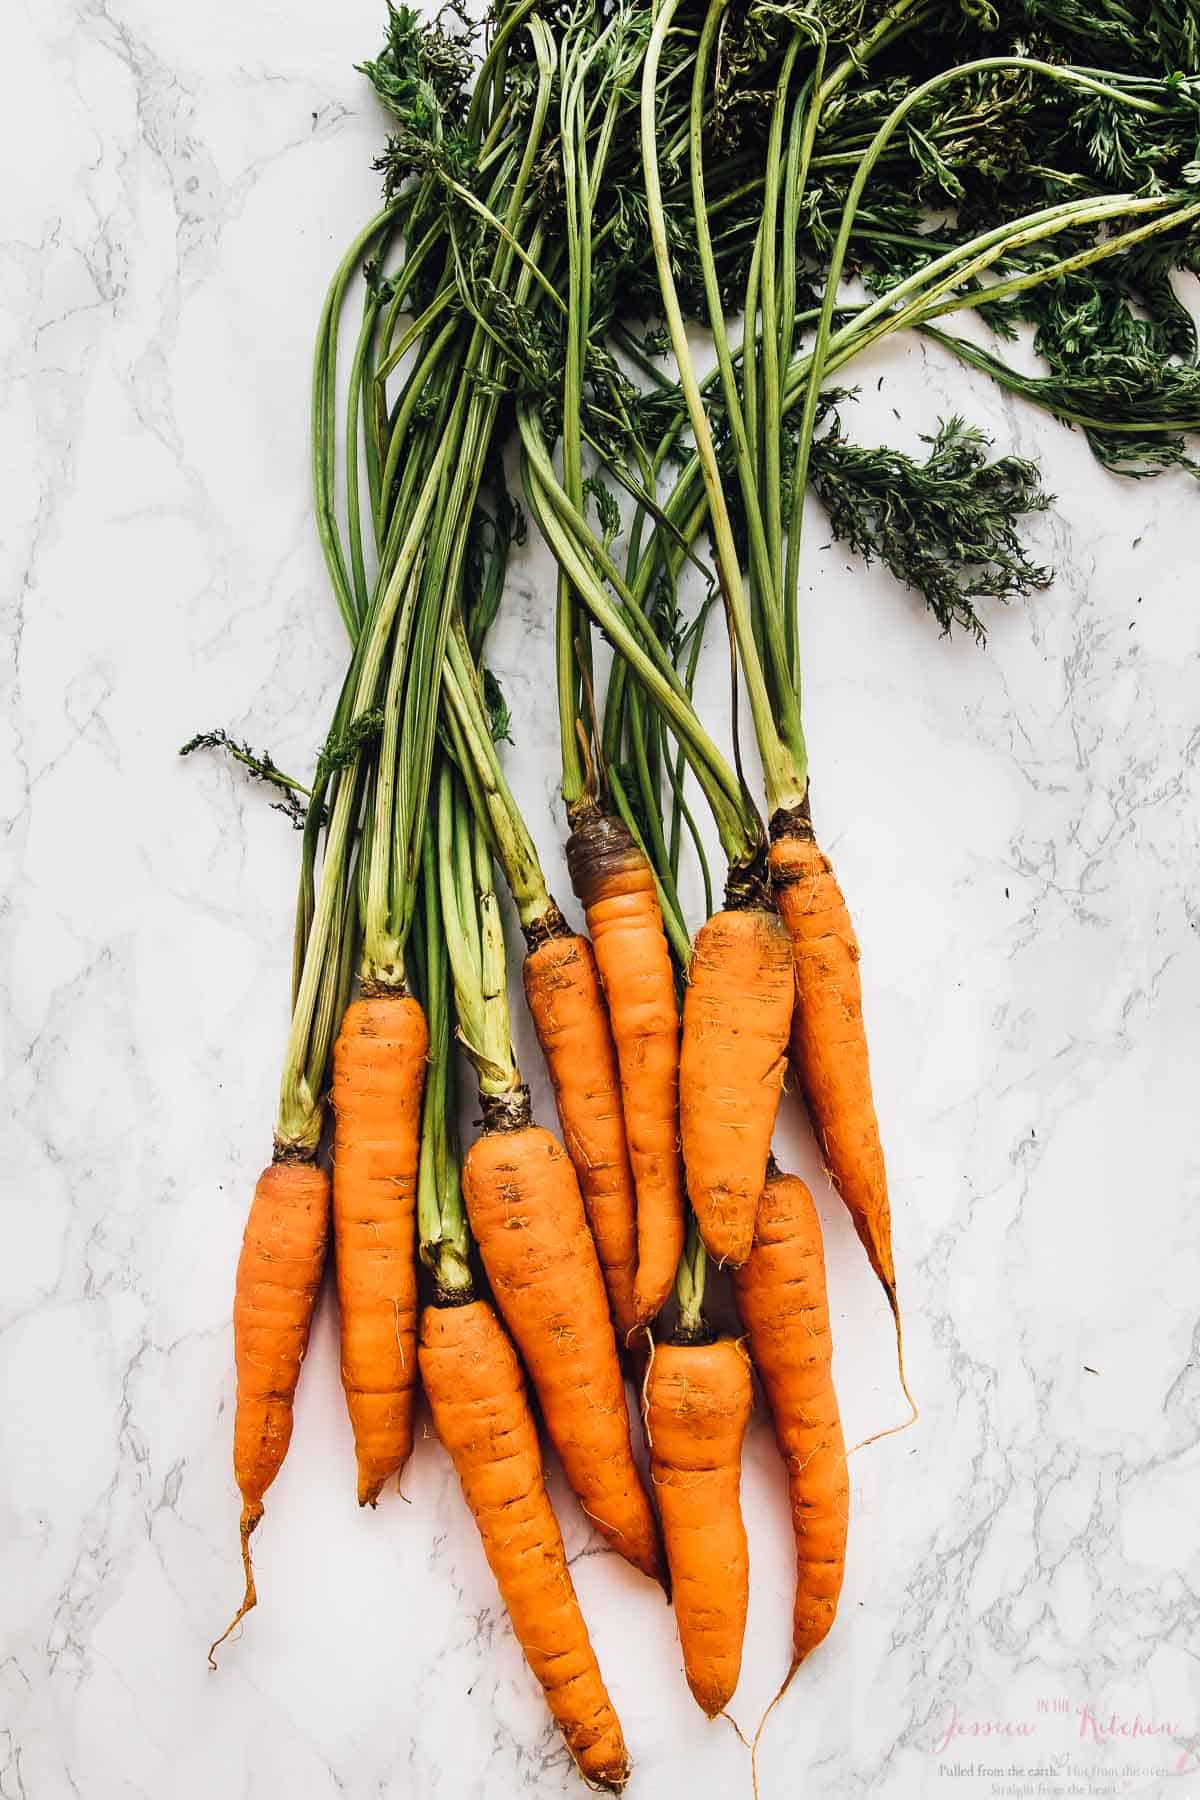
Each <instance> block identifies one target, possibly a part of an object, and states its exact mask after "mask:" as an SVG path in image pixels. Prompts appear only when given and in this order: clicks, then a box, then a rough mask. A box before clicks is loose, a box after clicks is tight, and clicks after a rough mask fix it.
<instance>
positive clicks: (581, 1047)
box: [524, 914, 637, 1344]
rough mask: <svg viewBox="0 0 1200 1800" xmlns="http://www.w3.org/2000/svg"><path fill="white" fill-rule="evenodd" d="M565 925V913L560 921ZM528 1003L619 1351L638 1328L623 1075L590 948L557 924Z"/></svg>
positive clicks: (535, 963) (529, 981)
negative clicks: (620, 1072) (602, 1279)
mask: <svg viewBox="0 0 1200 1800" xmlns="http://www.w3.org/2000/svg"><path fill="white" fill-rule="evenodd" d="M558 919H561V914H559V915H558ZM524 976H525V998H526V1001H527V1002H528V1005H529V1012H530V1016H531V1017H532V1019H533V1024H534V1029H535V1031H536V1032H537V1037H538V1042H539V1044H540V1045H541V1047H542V1054H543V1056H544V1057H545V1058H546V1066H547V1068H548V1069H549V1071H550V1080H551V1082H552V1083H553V1086H554V1097H555V1100H556V1101H557V1103H558V1117H559V1123H560V1124H561V1126H562V1134H563V1143H564V1144H565V1146H566V1150H567V1153H568V1155H569V1156H570V1158H571V1161H572V1163H573V1164H574V1166H575V1173H576V1176H577V1177H578V1180H579V1187H580V1191H581V1193H582V1195H583V1204H584V1207H585V1209H586V1211H587V1218H588V1224H589V1225H590V1227H591V1231H592V1237H593V1238H594V1239H595V1244H596V1254H597V1256H598V1257H599V1259H600V1268H601V1271H602V1273H603V1276H604V1285H605V1288H606V1289H607V1291H608V1299H609V1305H610V1306H611V1308H612V1316H613V1322H614V1324H615V1325H616V1328H617V1334H618V1337H619V1339H620V1341H621V1343H622V1344H625V1343H626V1341H627V1340H628V1337H629V1333H630V1332H631V1331H632V1330H633V1329H634V1327H635V1325H636V1324H637V1311H636V1308H635V1306H634V1271H635V1264H636V1255H637V1250H636V1238H635V1226H634V1208H635V1201H634V1186H633V1173H632V1171H631V1169H630V1166H629V1152H628V1150H627V1148H626V1143H625V1121H624V1118H623V1117H622V1113H621V1087H620V1075H619V1073H618V1068H617V1053H616V1050H615V1048H614V1046H613V1040H612V1033H611V1031H610V1029H609V1022H608V1015H607V1013H606V1012H605V1008H604V995H603V993H602V991H601V987H600V978H599V975H598V974H597V971H596V963H595V959H594V957H593V955H592V947H591V945H590V944H589V943H588V941H587V939H586V938H585V937H580V936H578V935H577V934H575V933H574V932H569V933H566V935H564V934H563V932H562V931H561V930H559V929H558V925H557V921H552V923H551V927H550V931H549V935H547V933H546V931H545V930H544V929H543V930H541V931H540V932H539V933H538V935H537V936H536V937H535V941H534V943H533V945H532V947H531V949H530V951H529V954H528V956H527V957H526V958H525V969H524Z"/></svg>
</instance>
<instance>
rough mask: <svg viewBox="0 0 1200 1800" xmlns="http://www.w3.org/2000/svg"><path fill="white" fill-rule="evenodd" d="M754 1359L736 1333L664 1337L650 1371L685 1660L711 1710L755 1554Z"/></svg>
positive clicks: (731, 1668)
mask: <svg viewBox="0 0 1200 1800" xmlns="http://www.w3.org/2000/svg"><path fill="white" fill-rule="evenodd" d="M751 1401H752V1390H751V1382H750V1360H749V1358H748V1357H747V1355H746V1352H745V1351H744V1350H743V1348H742V1346H741V1344H740V1343H738V1341H737V1340H736V1339H735V1338H728V1337H725V1338H718V1339H717V1340H716V1342H715V1343H710V1344H676V1343H671V1344H659V1345H658V1346H657V1347H656V1348H655V1351H654V1356H653V1359H652V1361H651V1364H650V1369H649V1373H648V1374H647V1377H646V1394H645V1413H646V1435H647V1438H648V1440H649V1443H650V1473H651V1476H652V1478H653V1481H654V1491H655V1494H656V1495H657V1497H658V1505H659V1511H660V1512H661V1514H662V1522H663V1538H664V1540H665V1542H666V1546H667V1557H668V1560H669V1562H670V1565H671V1590H672V1596H673V1599H674V1604H675V1617H676V1621H677V1623H678V1626H679V1642H680V1645H681V1647H682V1649H683V1667H684V1673H685V1675H686V1676H687V1683H688V1686H689V1687H690V1688H691V1690H692V1693H693V1695H694V1696H695V1698H696V1701H697V1703H698V1705H699V1706H701V1707H702V1708H703V1710H704V1711H705V1712H706V1713H707V1714H708V1716H709V1718H710V1719H711V1718H715V1717H716V1715H717V1713H719V1712H722V1711H723V1710H724V1708H725V1707H726V1706H727V1705H728V1704H729V1701H730V1699H731V1697H732V1695H733V1691H734V1689H735V1688H736V1686H737V1682H738V1675H739V1673H740V1671H741V1666H742V1640H743V1638H744V1636H745V1632H746V1608H747V1604H748V1600H749V1592H750V1555H749V1550H748V1548H747V1544H746V1528H745V1526H744V1525H743V1523H742V1508H741V1499H740V1491H741V1478H742V1440H743V1438H744V1437H745V1435H746V1425H747V1422H748V1420H749V1418H750V1407H751Z"/></svg>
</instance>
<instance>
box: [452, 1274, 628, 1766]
mask: <svg viewBox="0 0 1200 1800" xmlns="http://www.w3.org/2000/svg"><path fill="white" fill-rule="evenodd" d="M420 1363H421V1377H422V1380H423V1382H424V1385H425V1392H426V1394H427V1396H428V1398H429V1405H430V1410H431V1411H432V1413H433V1422H434V1426H435V1428H436V1430H437V1434H438V1436H439V1437H440V1439H441V1440H442V1443H443V1444H444V1446H445V1448H446V1450H447V1452H448V1454H449V1456H450V1459H451V1461H452V1462H453V1464H454V1467H455V1470H456V1471H457V1474H458V1478H459V1481H460V1482H461V1483H462V1490H463V1494H464V1496H465V1498H466V1502H467V1505H468V1506H469V1507H470V1509H471V1511H472V1513H473V1514H474V1516H475V1523H476V1525H477V1526H478V1527H479V1535H480V1538H481V1539H482V1541H483V1548H484V1553H485V1555H486V1556H487V1559H488V1563H489V1565H490V1566H491V1570H492V1573H493V1575H494V1576H495V1577H496V1583H497V1585H498V1587H499V1589H500V1594H501V1597H502V1599H503V1601H504V1604H505V1606H506V1607H507V1609H508V1615H509V1618H510V1619H511V1620H512V1625H513V1630H514V1632H515V1633H516V1636H517V1640H518V1642H519V1643H520V1645H521V1648H522V1649H523V1650H524V1652H525V1656H526V1659H527V1661H528V1663H529V1666H530V1668H531V1669H532V1670H533V1672H534V1674H535V1675H536V1676H537V1678H538V1680H539V1681H540V1682H541V1684H542V1688H543V1690H544V1692H545V1695H546V1700H547V1702H548V1704H549V1707H550V1710H551V1712H552V1713H553V1714H554V1717H555V1719H556V1720H557V1722H558V1724H559V1726H560V1727H561V1729H562V1733H563V1736H564V1737H565V1739H566V1742H567V1748H568V1749H569V1750H570V1752H571V1755H572V1756H573V1757H574V1758H575V1761H576V1763H577V1764H578V1765H579V1768H580V1771H581V1772H582V1774H583V1775H584V1776H585V1777H586V1778H587V1779H588V1780H589V1781H591V1782H594V1783H595V1784H596V1785H597V1786H599V1787H602V1788H606V1789H607V1790H608V1791H609V1792H611V1793H620V1791H621V1789H622V1788H623V1787H624V1785H625V1783H626V1781H627V1780H628V1777H629V1756H628V1753H627V1751H626V1749H625V1741H624V1738H623V1736H622V1734H621V1726H620V1723H619V1721H618V1719H617V1715H616V1713H615V1712H614V1710H613V1705H612V1701H611V1700H610V1699H609V1697H608V1693H607V1691H606V1689H605V1686H604V1682H603V1680H602V1678H601V1675H600V1670H599V1667H598V1665H597V1662H596V1656H595V1652H594V1651H593V1649H592V1645H591V1640H590V1638H589V1637H588V1630H587V1626H586V1624H585V1623H584V1619H583V1615H582V1613H581V1612H580V1610H579V1602H578V1600H577V1598H576V1595H575V1588H574V1585H573V1583H572V1581H571V1575H570V1571H569V1569H568V1568H567V1559H566V1554H565V1552H564V1550H563V1542H562V1536H561V1534H560V1532H559V1529H558V1521H557V1520H556V1519H555V1517H554V1512H553V1509H552V1508H551V1505H550V1501H549V1498H548V1497H547V1494H546V1488H545V1483H544V1480H543V1476H542V1459H541V1452H540V1450H539V1447H538V1439H537V1430H536V1428H535V1426H534V1422H533V1417H532V1414H531V1412H530V1409H529V1401H528V1398H527V1396H526V1393H525V1384H524V1381H523V1380H522V1377H521V1369H520V1365H519V1363H518V1362H517V1357H516V1354H515V1352H514V1350H513V1347H512V1345H511V1344H510V1343H509V1341H508V1338H507V1336H506V1335H505V1332H504V1328H503V1327H502V1325H501V1324H500V1321H499V1320H498V1319H497V1317H496V1315H495V1313H494V1311H493V1310H492V1308H491V1307H490V1306H488V1305H487V1304H486V1303H485V1302H484V1301H482V1300H474V1301H471V1302H469V1303H468V1304H467V1305H465V1306H444V1307H436V1306H428V1307H426V1308H425V1311H424V1312H423V1314H422V1316H421V1342H420Z"/></svg>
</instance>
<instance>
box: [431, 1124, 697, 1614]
mask: <svg viewBox="0 0 1200 1800" xmlns="http://www.w3.org/2000/svg"><path fill="white" fill-rule="evenodd" d="M481 1098H482V1099H483V1104H484V1107H485V1114H486V1117H485V1135H484V1136H483V1137H481V1138H477V1139H476V1141H475V1143H473V1144H472V1145H471V1148H470V1149H469V1150H468V1152H467V1155H466V1157H465V1159H464V1162H463V1194H464V1196H465V1198H466V1202H467V1216H468V1218H469V1219H470V1222H471V1230H472V1233H473V1234H474V1237H475V1241H476V1243H477V1244H478V1246H479V1253H480V1255H481V1257H482V1258H483V1264H484V1267H485V1269H486V1270H487V1274H488V1280H489V1281H490V1282H491V1285H492V1292H493V1294H494V1295H495V1298H496V1303H497V1305H498V1306H499V1308H500V1311H501V1312H502V1313H503V1315H504V1320H505V1323H506V1324H507V1326H508V1328H509V1330H510V1331H511V1332H512V1335H513V1337H514V1338H515V1339H516V1343H517V1347H518V1349H519V1350H520V1352H521V1356H522V1358H523V1359H524V1362H525V1367H526V1368H527V1369H528V1371H529V1377H530V1380H531V1381H532V1382H533V1385H534V1388H535V1390H536V1392H537V1396H538V1399H539V1400H540V1401H541V1404H542V1411H543V1413H544V1415H545V1419H546V1429H547V1430H548V1431H549V1433H550V1437H551V1439H552V1441H553V1443H554V1447H555V1449H556V1450H557V1451H558V1454H559V1457H560V1458H561V1461H562V1465H563V1470H564V1473H565V1474H566V1477H567V1480H568V1481H569V1482H570V1484H571V1486H572V1488H573V1489H574V1490H575V1492H576V1494H577V1495H578V1496H579V1499H580V1502H581V1504H582V1506H583V1509H584V1511H585V1512H586V1513H587V1515H588V1517H589V1518H590V1519H591V1520H592V1521H593V1522H594V1523H595V1525H596V1526H597V1528H598V1529H599V1531H600V1532H601V1533H602V1534H603V1536H604V1537H605V1538H606V1539H607V1540H608V1542H609V1543H610V1544H611V1545H612V1546H613V1548H614V1549H615V1550H619V1551H620V1553H621V1555H622V1556H624V1557H625V1558H626V1559H627V1560H628V1561H629V1562H631V1563H632V1564H633V1565H634V1567H635V1568H638V1569H641V1570H643V1571H644V1572H645V1574H647V1575H650V1576H652V1577H653V1578H654V1579H655V1580H656V1581H662V1580H663V1567H662V1559H661V1555H660V1551H659V1543H658V1531H657V1529H656V1526H655V1523H654V1514H653V1512H652V1511H651V1509H650V1502H649V1500H648V1499H647V1497H646V1493H645V1490H644V1488H643V1487H642V1484H641V1481H640V1480H639V1478H638V1472H637V1468H636V1465H635V1463H634V1460H633V1452H632V1450H631V1448H630V1442H629V1412H628V1408H627V1406H626V1403H625V1387H624V1383H623V1382H622V1379H621V1369H620V1364H619V1362H618V1360H617V1347H616V1343H615V1340H614V1338H613V1331H612V1324H611V1321H610V1319H609V1315H608V1306H607V1304H606V1300H605V1293H604V1282H603V1280H602V1278H601V1275H600V1265H599V1263H598V1262H597V1260H596V1249H595V1245H594V1244H593V1243H592V1240H591V1237H590V1236H589V1234H588V1228H587V1220H586V1219H585V1217H584V1212H583V1202H582V1200H581V1199H580V1194H579V1183H578V1182H577V1181H576V1179H575V1171H574V1169H573V1168H572V1167H571V1163H570V1161H569V1159H568V1157H567V1156H566V1154H565V1152H564V1151H563V1149H562V1147H561V1145H559V1143H558V1142H557V1141H556V1140H555V1139H554V1138H553V1137H552V1136H551V1134H550V1133H549V1132H548V1131H543V1130H541V1129H540V1128H539V1127H538V1126H536V1125H533V1124H531V1123H530V1120H529V1094H528V1090H527V1089H521V1090H519V1091H518V1093H516V1094H513V1095H509V1096H507V1097H501V1098H500V1099H495V1098H492V1097H489V1096H486V1095H484V1096H481Z"/></svg>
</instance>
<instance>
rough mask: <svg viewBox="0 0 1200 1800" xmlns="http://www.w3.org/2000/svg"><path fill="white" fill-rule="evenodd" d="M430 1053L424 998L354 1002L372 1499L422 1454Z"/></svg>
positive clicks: (349, 1268) (350, 1338)
mask: <svg viewBox="0 0 1200 1800" xmlns="http://www.w3.org/2000/svg"><path fill="white" fill-rule="evenodd" d="M428 1049H429V1033H428V1031H427V1029H426V1026H425V1015H424V1013H423V1012H422V1011H421V1008H420V1006H419V1004H418V1003H417V1001H416V1000H414V999H412V998H411V996H409V995H406V994H403V993H400V992H399V991H395V990H393V991H391V992H387V993H382V994H374V995H370V996H368V997H366V998H363V999H359V1000H355V1001H354V1002H353V1003H352V1004H351V1005H350V1006H349V1007H347V1009H346V1015H345V1018H344V1019H343V1021H342V1028H341V1031H340V1032H339V1033H338V1038H337V1042H336V1044H335V1045H334V1050H333V1106H334V1114H335V1119H336V1131H335V1137H334V1165H333V1229H334V1240H335V1244H336V1249H337V1257H336V1262H337V1284H338V1301H339V1306H340V1311H341V1350H342V1384H343V1386H344V1387H345V1390H346V1402H347V1405H348V1407H349V1410H350V1421H351V1424H352V1425H353V1427H354V1447H355V1454H356V1456H357V1460H358V1503H359V1505H360V1506H365V1505H367V1504H368V1503H369V1504H370V1505H371V1506H374V1505H375V1503H376V1501H377V1500H378V1498H379V1495H380V1493H381V1491H382V1489H383V1485H384V1483H385V1482H386V1481H387V1480H388V1478H389V1477H390V1476H392V1475H395V1474H396V1473H397V1472H398V1471H399V1470H400V1469H401V1468H402V1467H403V1466H404V1464H405V1463H406V1462H407V1461H408V1457H409V1454H410V1452H411V1450H412V1440H413V1399H414V1392H415V1387H416V1379H417V1270H416V1249H415V1229H414V1215H415V1206H416V1184H417V1138H418V1130H419V1125H420V1116H421V1093H422V1090H423V1088H424V1085H425V1061H426V1056H427V1053H428Z"/></svg>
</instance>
